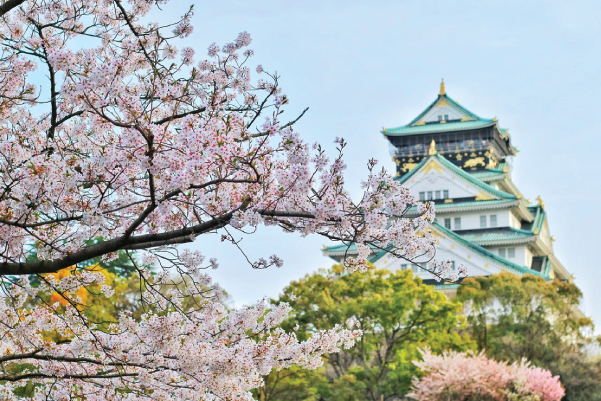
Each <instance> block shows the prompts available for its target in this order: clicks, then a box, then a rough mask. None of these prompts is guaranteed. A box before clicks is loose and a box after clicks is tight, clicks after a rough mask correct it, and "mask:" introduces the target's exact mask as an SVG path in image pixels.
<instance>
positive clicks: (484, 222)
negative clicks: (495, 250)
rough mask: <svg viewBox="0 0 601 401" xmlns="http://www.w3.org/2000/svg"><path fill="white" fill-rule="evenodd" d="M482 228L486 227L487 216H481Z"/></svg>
mask: <svg viewBox="0 0 601 401" xmlns="http://www.w3.org/2000/svg"><path fill="white" fill-rule="evenodd" d="M480 228H486V216H480Z"/></svg>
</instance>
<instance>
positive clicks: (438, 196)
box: [435, 191, 441, 199]
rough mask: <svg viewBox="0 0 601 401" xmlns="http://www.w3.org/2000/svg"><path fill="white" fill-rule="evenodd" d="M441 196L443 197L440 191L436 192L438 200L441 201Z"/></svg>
mask: <svg viewBox="0 0 601 401" xmlns="http://www.w3.org/2000/svg"><path fill="white" fill-rule="evenodd" d="M440 195H441V193H440V191H436V193H435V198H436V199H441V198H440Z"/></svg>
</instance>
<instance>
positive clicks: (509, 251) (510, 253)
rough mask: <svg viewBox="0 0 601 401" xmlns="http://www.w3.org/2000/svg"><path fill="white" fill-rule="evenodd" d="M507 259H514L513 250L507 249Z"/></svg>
mask: <svg viewBox="0 0 601 401" xmlns="http://www.w3.org/2000/svg"><path fill="white" fill-rule="evenodd" d="M507 257H508V258H515V248H507Z"/></svg>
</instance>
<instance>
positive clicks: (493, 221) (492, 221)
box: [490, 214, 497, 227]
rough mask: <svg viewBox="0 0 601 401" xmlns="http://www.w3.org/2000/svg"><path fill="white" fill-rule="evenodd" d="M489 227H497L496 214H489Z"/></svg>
mask: <svg viewBox="0 0 601 401" xmlns="http://www.w3.org/2000/svg"><path fill="white" fill-rule="evenodd" d="M490 226H491V227H496V226H497V215H496V214H491V215H490Z"/></svg>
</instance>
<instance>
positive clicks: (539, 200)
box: [536, 195, 545, 209]
mask: <svg viewBox="0 0 601 401" xmlns="http://www.w3.org/2000/svg"><path fill="white" fill-rule="evenodd" d="M536 200H537V201H538V203H537V204H536V205H537V206H540V207H542V208H543V209H544V208H545V204H544V203H543V200H542V199H541V197H540V195H539V196H537V197H536Z"/></svg>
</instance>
